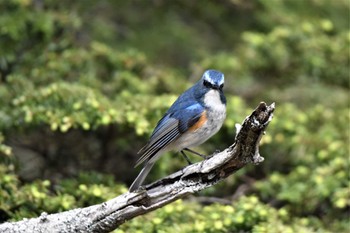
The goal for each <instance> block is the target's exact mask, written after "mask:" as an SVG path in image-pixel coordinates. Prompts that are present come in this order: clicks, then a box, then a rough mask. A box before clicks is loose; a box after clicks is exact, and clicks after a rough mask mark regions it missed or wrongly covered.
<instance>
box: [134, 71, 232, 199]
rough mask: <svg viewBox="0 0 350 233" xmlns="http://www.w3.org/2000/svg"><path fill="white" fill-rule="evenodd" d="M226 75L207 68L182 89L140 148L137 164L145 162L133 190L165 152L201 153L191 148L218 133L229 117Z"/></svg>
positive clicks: (136, 188)
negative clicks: (225, 89)
mask: <svg viewBox="0 0 350 233" xmlns="http://www.w3.org/2000/svg"><path fill="white" fill-rule="evenodd" d="M224 81H225V77H224V74H223V73H221V72H220V71H217V70H212V69H211V70H206V71H205V72H204V73H203V75H202V77H201V79H200V80H199V81H198V82H196V83H195V84H194V85H193V86H192V87H190V88H189V89H187V90H186V91H185V92H184V93H182V94H181V95H180V96H179V97H178V98H177V100H176V101H175V102H174V103H173V104H172V105H171V106H170V108H169V109H168V111H167V112H166V113H165V114H164V116H163V117H162V118H161V119H160V120H159V122H158V123H157V125H156V127H155V129H154V130H153V133H152V134H151V137H150V139H149V141H148V143H147V144H146V145H145V146H144V147H142V148H141V150H140V151H139V152H138V154H140V157H139V159H138V160H137V162H136V165H135V167H137V166H139V165H141V164H142V163H143V164H144V166H143V168H142V170H141V171H140V173H139V175H138V176H137V177H136V179H135V180H134V182H133V183H132V184H131V186H130V187H129V192H134V191H137V190H139V189H140V186H141V185H142V184H143V182H144V180H145V178H146V176H147V175H148V173H149V172H150V170H151V169H152V167H153V165H154V164H155V162H156V161H157V160H158V159H159V158H160V156H161V155H162V154H164V153H165V152H168V151H177V152H181V154H182V155H183V156H184V158H185V159H186V160H187V162H188V163H189V164H191V161H190V160H189V159H188V157H187V155H186V154H185V152H184V151H189V152H191V153H194V154H196V155H199V156H201V157H204V156H203V155H202V154H200V153H198V152H196V151H194V150H192V149H190V148H191V147H195V146H198V145H200V144H202V143H204V142H205V141H206V140H208V139H209V138H210V137H212V136H213V135H214V134H216V133H217V132H218V131H219V130H220V128H221V126H222V125H223V123H224V120H225V118H226V98H225V95H224V92H223V87H224Z"/></svg>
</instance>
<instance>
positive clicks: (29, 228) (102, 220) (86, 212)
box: [0, 103, 275, 233]
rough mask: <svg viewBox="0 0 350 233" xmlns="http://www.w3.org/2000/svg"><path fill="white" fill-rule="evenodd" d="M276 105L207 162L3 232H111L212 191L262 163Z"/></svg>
mask: <svg viewBox="0 0 350 233" xmlns="http://www.w3.org/2000/svg"><path fill="white" fill-rule="evenodd" d="M274 109H275V105H274V104H271V105H270V106H267V105H266V104H265V103H260V104H259V106H258V107H257V108H256V109H255V110H254V111H253V113H252V114H251V115H250V116H248V117H247V118H246V119H245V120H244V122H243V124H242V126H239V127H237V131H238V132H237V135H236V138H235V142H234V144H233V145H231V146H230V147H229V148H227V149H226V150H224V151H222V152H220V153H215V154H213V155H212V156H210V157H209V158H208V159H205V160H204V161H201V162H198V163H195V164H192V165H189V166H187V167H185V168H183V169H182V170H180V171H178V172H175V173H174V174H172V175H170V176H168V177H165V178H163V179H161V180H158V181H156V182H154V183H152V184H149V185H147V186H145V189H144V190H143V191H140V192H138V193H129V192H128V193H125V194H123V195H120V196H118V197H116V198H114V199H112V200H109V201H107V202H104V203H102V204H98V205H94V206H89V207H86V208H78V209H73V210H70V211H66V212H62V213H57V214H50V215H48V214H46V213H43V214H41V216H40V217H38V218H32V219H24V220H22V221H19V222H11V223H3V224H1V225H0V232H11V233H12V232H109V231H111V230H113V229H115V228H117V227H118V226H119V225H121V224H123V223H124V222H125V221H128V220H130V219H132V218H134V217H136V216H139V215H142V214H145V213H147V212H150V211H153V210H155V209H158V208H160V207H162V206H164V205H166V204H168V203H171V202H173V201H175V200H177V199H179V198H182V197H184V196H186V195H188V194H191V193H195V192H198V191H200V190H203V189H205V188H208V187H211V186H213V185H215V184H216V183H218V182H219V181H221V180H223V179H225V178H226V177H228V176H229V175H231V174H233V173H235V172H236V171H237V170H239V169H241V168H242V167H244V166H245V165H247V164H249V163H253V164H259V163H260V162H262V161H264V158H263V157H261V156H260V154H259V142H260V139H261V137H262V135H263V134H264V132H265V129H266V127H267V125H268V124H269V122H270V121H271V119H272V116H273V111H274Z"/></svg>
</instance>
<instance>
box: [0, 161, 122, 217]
mask: <svg viewBox="0 0 350 233" xmlns="http://www.w3.org/2000/svg"><path fill="white" fill-rule="evenodd" d="M13 172H14V171H13V166H11V167H5V166H4V165H1V166H0V175H1V177H2V178H1V179H0V187H1V189H0V194H1V195H0V196H1V199H0V206H1V211H2V213H1V214H2V218H4V217H6V218H11V219H13V220H21V219H22V218H24V217H26V218H28V217H36V216H38V215H40V213H41V212H44V211H45V212H47V213H56V212H60V211H65V210H70V209H73V208H77V207H81V206H85V205H93V204H97V203H101V202H103V201H105V200H109V199H111V198H113V197H115V196H117V195H120V194H122V193H123V192H126V189H125V187H124V186H122V185H117V184H116V183H115V182H114V179H113V177H112V176H108V175H101V174H97V173H81V174H80V175H79V176H77V177H76V178H74V179H64V180H62V181H60V183H59V184H55V183H52V182H51V181H49V180H42V181H40V180H37V181H34V182H32V183H28V184H22V183H21V182H20V181H19V179H18V177H17V176H16V175H15V174H14V173H13Z"/></svg>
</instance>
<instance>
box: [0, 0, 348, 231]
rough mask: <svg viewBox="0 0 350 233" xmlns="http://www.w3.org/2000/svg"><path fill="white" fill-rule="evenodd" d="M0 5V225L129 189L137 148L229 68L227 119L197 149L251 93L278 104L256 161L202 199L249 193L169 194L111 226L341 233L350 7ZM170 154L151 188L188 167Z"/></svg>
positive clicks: (269, 3) (263, 2) (229, 125)
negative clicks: (213, 75)
mask: <svg viewBox="0 0 350 233" xmlns="http://www.w3.org/2000/svg"><path fill="white" fill-rule="evenodd" d="M0 8H1V9H2V14H1V15H0V37H1V40H0V155H1V156H0V222H3V221H10V220H19V219H22V218H24V217H35V216H38V215H40V213H41V212H43V211H46V212H49V213H54V212H59V211H64V210H68V209H72V208H76V207H83V206H89V205H92V204H96V203H100V202H103V201H106V200H108V199H110V198H112V197H115V196H117V195H119V194H121V193H123V192H126V188H125V185H122V184H120V183H119V182H123V183H126V184H129V183H130V182H132V180H133V178H134V177H135V176H136V173H137V170H136V169H131V168H132V167H133V165H134V162H135V161H136V159H137V151H138V150H139V149H140V148H141V147H142V145H143V144H144V143H145V142H146V141H147V137H148V136H149V134H150V133H151V130H152V129H153V126H154V125H155V124H156V123H157V120H158V119H160V117H161V116H162V114H163V113H164V112H165V111H166V109H167V108H168V107H169V105H170V104H171V103H172V102H173V101H174V100H175V99H176V96H177V95H178V94H180V93H181V92H182V91H183V90H185V89H186V88H187V87H189V86H190V85H191V84H192V83H194V82H196V81H197V80H198V78H199V77H200V75H201V74H202V72H203V71H204V70H205V69H207V68H214V69H218V70H221V71H223V72H224V73H225V78H226V83H225V93H226V96H227V111H228V112H227V119H226V121H225V124H224V127H223V128H222V129H221V131H220V133H219V134H218V135H216V136H215V137H213V139H211V140H210V141H208V142H207V143H205V145H203V146H201V148H199V150H200V151H201V152H202V153H206V154H209V153H210V152H212V151H215V150H216V149H223V148H225V147H227V146H228V145H230V144H232V141H233V138H234V131H235V124H236V123H240V122H242V120H243V119H244V117H245V116H246V115H247V114H249V113H250V112H251V110H252V108H253V107H255V106H256V105H257V103H258V102H260V101H266V102H269V103H270V102H276V105H277V109H276V113H275V117H274V119H273V121H272V123H271V125H270V126H269V128H268V131H267V134H266V135H265V136H264V137H263V140H262V142H261V143H262V147H261V154H262V156H264V157H265V161H264V163H263V164H261V165H259V166H257V167H256V166H249V167H247V168H245V169H243V170H241V171H239V172H238V173H237V174H236V175H235V176H233V177H231V178H229V179H227V180H225V182H222V183H221V184H218V185H217V186H215V187H213V188H211V189H209V190H205V191H204V192H203V193H201V194H200V195H202V196H218V197H222V198H226V197H230V196H232V195H234V197H235V198H236V196H237V195H236V194H237V193H236V194H234V193H235V192H236V190H238V189H239V190H242V185H243V186H244V187H245V188H244V189H246V190H247V191H245V194H247V195H244V196H242V197H240V198H238V199H237V200H235V201H234V202H233V203H232V205H223V204H219V203H216V204H215V203H214V204H211V205H207V206H204V205H202V204H200V203H198V202H197V201H189V200H184V201H178V202H176V203H173V204H170V205H168V206H166V207H164V208H162V209H159V210H157V211H155V212H152V213H150V214H148V215H146V216H142V217H140V218H138V219H137V220H132V221H130V222H128V223H126V224H124V225H123V226H122V227H121V228H120V229H119V230H116V232H155V231H157V232H174V231H176V230H177V231H179V232H347V231H348V230H349V229H348V214H349V207H350V202H349V200H350V192H349V178H350V177H349V173H348V172H347V171H349V169H350V167H349V161H348V159H349V158H348V157H349V154H350V151H349V146H348V143H349V140H350V137H349V129H348V126H349V121H350V119H349V110H350V109H349V105H348V103H349V66H348V65H349V53H348V51H349V46H350V31H349V22H348V12H349V8H350V6H349V2H348V1H346V0H338V1H328V0H313V1H294V0H285V1H278V0H259V1H253V0H248V1H247V0H235V1H228V0H227V1H226V0H225V1H207V2H206V3H205V4H193V3H191V2H190V1H185V0H179V1H152V2H142V1H141V2H140V1H110V0H107V1H99V2H96V1H91V0H86V1H83V2H82V1H61V2H57V1H52V0H41V1H33V0H8V1H1V2H0ZM186 77H189V78H186ZM238 96H239V97H238ZM178 157H179V156H176V157H175V156H173V153H168V154H166V155H165V156H163V157H162V158H161V159H160V161H159V162H158V163H157V164H156V166H155V168H154V169H153V170H152V173H151V174H150V176H149V177H148V179H149V181H151V180H155V179H157V178H159V177H161V176H163V175H166V174H169V173H170V172H172V171H174V170H176V169H179V168H181V167H183V166H184V164H185V162H184V161H183V160H181V159H180V158H178ZM104 174H111V175H104ZM115 180H117V181H118V182H115ZM194 200H196V199H195V198H194ZM267 203H269V204H267Z"/></svg>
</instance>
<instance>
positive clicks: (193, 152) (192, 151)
mask: <svg viewBox="0 0 350 233" xmlns="http://www.w3.org/2000/svg"><path fill="white" fill-rule="evenodd" d="M184 150H187V151H189V152H191V153H192V154H195V155H198V156H200V157H202V158H203V159H205V158H206V156H205V155H202V154H200V153H198V152H197V151H194V150H191V149H188V148H185V149H184Z"/></svg>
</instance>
